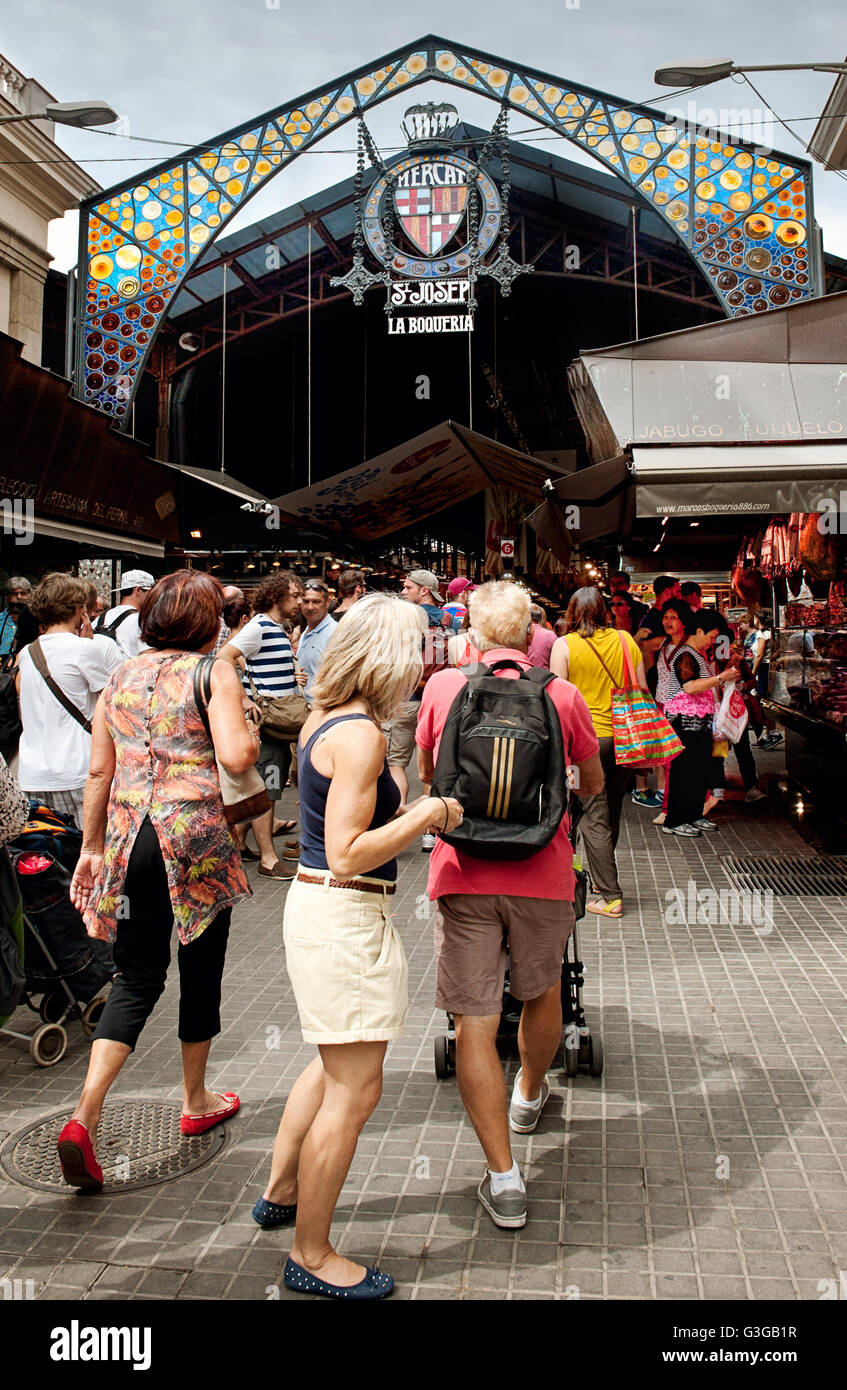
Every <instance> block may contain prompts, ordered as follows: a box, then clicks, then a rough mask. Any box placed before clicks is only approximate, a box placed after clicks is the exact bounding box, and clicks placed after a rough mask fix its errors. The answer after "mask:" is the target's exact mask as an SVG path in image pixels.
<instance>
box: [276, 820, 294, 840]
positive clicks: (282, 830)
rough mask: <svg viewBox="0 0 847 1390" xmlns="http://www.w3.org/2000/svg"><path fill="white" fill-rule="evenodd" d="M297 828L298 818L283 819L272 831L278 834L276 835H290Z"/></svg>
mask: <svg viewBox="0 0 847 1390" xmlns="http://www.w3.org/2000/svg"><path fill="white" fill-rule="evenodd" d="M296 829H297V822H296V820H283V821H280V823H279V825H278V826H277V827H276V829H275V830H274V831H273V832H272V833H273V834H274V835H275V836H276V835H290V834H291V832H292V830H296Z"/></svg>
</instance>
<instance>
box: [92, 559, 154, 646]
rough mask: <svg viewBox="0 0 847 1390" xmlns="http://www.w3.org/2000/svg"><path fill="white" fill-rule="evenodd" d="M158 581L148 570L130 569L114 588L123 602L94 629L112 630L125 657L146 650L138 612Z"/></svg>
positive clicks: (100, 630) (104, 615)
mask: <svg viewBox="0 0 847 1390" xmlns="http://www.w3.org/2000/svg"><path fill="white" fill-rule="evenodd" d="M155 582H156V581H155V579H154V578H153V576H152V574H148V573H147V571H146V570H127V571H126V574H124V576H123V578H122V579H121V582H120V584H119V585H118V588H117V590H116V591H115V592H116V593H119V594H120V596H121V601H120V603H118V604H116V606H115V607H114V608H110V609H109V611H108V613H104V614H103V617H102V618H101V619H100V621H99V622H98V623H97V625H96V627H95V629H94V631H95V632H104V631H105V630H106V629H109V630H110V632H111V635H112V636H113V637H114V639H115V641H116V642H117V644H118V646H119V647H120V649H121V651H122V652H123V654H124V656H126V657H130V656H138V654H139V652H140V651H142V650H143V643H142V641H141V629H140V626H139V619H138V612H139V609H140V608H141V605H142V603H143V602H144V599H145V597H146V596H147V594H149V592H150V590H151V589H152V588H153V585H154V584H155Z"/></svg>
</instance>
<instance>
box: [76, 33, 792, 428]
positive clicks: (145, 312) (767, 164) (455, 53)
mask: <svg viewBox="0 0 847 1390" xmlns="http://www.w3.org/2000/svg"><path fill="white" fill-rule="evenodd" d="M430 79H435V80H437V81H440V82H444V83H446V84H448V85H449V86H451V87H453V88H457V87H458V88H464V89H466V90H468V91H471V92H474V93H476V94H478V95H483V96H488V97H490V98H493V99H494V100H496V101H497V102H503V101H507V102H508V104H509V105H510V106H511V107H512V108H513V109H514V110H516V111H522V112H525V113H526V114H527V115H528V116H530V117H532V118H533V119H534V120H536V121H538V122H539V123H540V124H542V125H545V126H547V127H549V128H550V129H551V130H555V131H557V132H558V133H559V134H560V135H561V136H562V137H563V138H564V139H566V140H571V141H573V142H574V143H575V144H578V145H581V146H582V147H583V148H584V149H586V150H588V151H589V153H590V154H592V155H593V156H594V158H596V159H597V160H598V161H599V162H600V163H601V164H603V165H605V167H606V168H608V169H609V170H610V171H611V172H612V173H614V174H617V175H618V176H619V177H620V178H622V179H623V180H624V181H625V182H626V183H628V184H629V185H630V186H631V187H632V188H634V189H637V191H638V192H639V193H640V194H641V195H642V196H643V197H644V198H645V199H646V200H647V201H648V202H649V203H650V204H651V206H652V207H654V208H655V210H656V211H657V212H658V213H659V215H660V216H661V217H662V218H664V219H665V221H666V222H667V223H668V225H669V226H670V227H672V228H673V230H674V232H675V234H676V235H677V236H678V237H679V239H680V240H681V241H682V243H683V245H685V246H686V247H687V249H688V250H689V251H690V253H691V255H692V256H693V258H694V259H695V261H696V262H697V264H698V265H699V266H700V268H701V269H702V270H703V272H704V274H706V276H707V277H708V278H709V280H710V282H711V284H712V286H713V288H714V291H715V294H716V296H717V298H718V299H719V301H720V302H721V304H722V305H723V306H724V309H725V310H726V313H727V314H728V315H730V316H733V315H734V316H736V317H738V316H741V315H745V314H751V313H761V312H762V311H764V310H765V309H770V308H776V307H780V306H781V305H784V304H788V303H791V302H792V301H794V300H798V299H804V298H808V297H811V296H812V295H814V294H816V293H818V287H817V286H816V284H815V270H814V266H813V262H812V259H811V254H810V250H809V247H808V244H807V242H808V229H809V228H810V227H811V226H812V225H813V210H812V191H811V171H810V168H809V166H808V164H806V163H805V162H802V161H800V162H797V161H793V160H792V159H790V158H788V157H787V156H784V155H771V156H769V155H766V154H763V153H762V152H761V151H760V150H758V149H757V148H756V147H754V146H752V145H745V144H744V143H739V142H735V143H733V144H729V143H726V144H724V143H721V142H720V141H715V140H709V139H708V138H707V137H706V136H703V135H701V134H700V133H699V132H696V131H689V130H688V129H687V128H685V127H683V126H680V127H677V126H676V125H675V124H673V123H669V122H668V120H667V118H666V117H664V116H663V115H661V114H660V113H658V112H655V111H651V110H649V109H646V108H644V107H632V106H629V105H627V103H625V102H622V101H620V100H618V99H617V98H615V97H612V96H609V95H605V94H603V93H599V92H592V91H590V90H588V89H585V88H581V87H576V86H573V85H572V84H569V83H567V82H566V81H565V80H564V79H559V78H551V77H549V76H547V75H543V74H540V73H537V72H534V71H532V70H531V69H529V68H521V67H516V66H513V65H511V64H508V63H505V62H503V61H502V60H495V59H492V58H490V57H485V56H483V55H480V54H473V53H470V52H467V51H464V50H460V49H459V48H457V47H455V46H453V45H450V44H448V43H447V42H446V41H445V40H442V39H434V38H428V39H425V40H423V41H421V42H420V43H417V44H414V45H412V46H411V47H410V48H409V49H408V50H405V51H403V52H400V53H394V54H392V55H391V56H390V57H389V58H386V59H381V60H379V61H378V63H377V64H375V65H372V66H368V67H367V68H364V69H361V70H360V71H359V72H358V73H354V74H352V75H351V76H349V77H344V78H340V79H338V80H336V81H335V82H334V83H333V84H332V85H330V86H328V87H327V88H326V89H325V90H324V91H323V92H317V93H312V94H311V95H310V96H308V97H304V98H302V99H301V101H300V104H299V105H292V104H290V103H289V104H287V105H285V106H283V107H280V108H279V110H277V111H272V112H269V113H268V114H267V115H266V116H264V117H262V118H260V119H259V120H255V121H252V122H249V123H247V124H245V125H244V126H242V127H239V129H238V130H235V131H232V132H230V133H229V134H228V135H227V136H221V137H219V138H218V139H217V140H215V141H213V142H211V143H210V144H209V145H206V146H198V147H196V148H195V149H193V150H191V151H190V152H189V153H188V154H187V155H186V156H184V157H182V158H180V159H179V160H178V161H175V162H173V163H171V164H164V165H160V166H157V168H155V169H153V170H150V171H149V173H148V174H146V175H144V176H143V177H142V178H140V179H136V180H134V181H132V182H130V183H127V184H126V185H125V186H123V187H117V188H114V189H110V190H109V191H108V192H107V193H106V194H103V195H101V197H100V198H99V199H96V198H95V199H91V200H89V202H87V203H85V204H83V207H82V215H81V237H82V242H81V244H82V255H81V264H80V274H79V279H78V288H77V294H78V299H77V308H78V315H77V323H78V324H79V325H80V329H79V332H78V340H77V346H76V352H77V358H76V384H75V390H76V394H77V395H78V396H80V397H81V398H82V399H83V400H86V401H88V402H89V403H90V404H92V405H95V406H97V407H98V408H99V409H101V410H103V411H105V412H106V413H108V414H111V415H114V416H116V417H118V418H120V417H125V416H126V414H127V412H128V410H129V407H130V403H131V401H132V397H133V395H134V392H135V390H136V389H137V385H138V379H139V373H140V371H141V369H142V367H143V365H144V362H145V360H146V358H147V356H148V354H149V352H150V347H151V345H152V341H153V338H154V336H155V333H156V330H157V328H158V326H159V324H160V323H161V322H162V320H163V319H164V317H165V316H166V315H167V313H168V310H169V307H170V303H171V301H172V299H173V296H174V294H175V293H176V291H177V290H178V288H179V287H180V285H181V283H182V281H183V279H184V277H185V275H186V273H187V271H188V269H189V268H190V267H191V265H193V264H194V262H195V261H196V260H197V258H198V257H199V256H200V255H201V254H202V252H203V251H204V250H205V249H206V248H207V247H208V246H210V245H211V243H212V242H213V241H214V239H215V238H216V237H217V235H218V234H219V233H220V232H221V231H222V230H223V229H224V227H225V226H226V225H227V223H228V222H229V221H230V220H231V219H232V217H233V216H234V215H235V213H236V212H237V211H238V210H239V208H240V207H242V206H243V205H244V203H245V202H246V200H247V199H248V198H249V197H250V196H251V194H253V193H254V192H255V191H256V190H257V189H258V188H259V187H261V186H262V185H263V184H264V183H265V182H266V181H267V180H268V179H269V178H272V177H273V176H274V174H276V173H278V172H279V170H280V169H281V168H282V167H283V166H284V165H285V164H287V163H290V161H291V160H292V159H295V158H296V157H297V155H298V154H302V153H303V152H304V151H305V150H307V149H308V148H309V147H310V146H311V145H312V144H314V143H315V142H316V141H317V140H320V139H322V138H323V137H324V136H325V135H326V134H328V133H329V132H330V131H332V130H333V129H334V128H335V127H337V126H340V125H342V124H344V123H345V122H347V121H350V120H351V119H353V118H354V117H356V116H357V115H358V114H359V112H364V111H366V110H367V109H368V108H369V107H371V106H374V105H375V104H376V103H377V102H381V101H385V100H387V99H388V98H389V97H392V96H395V95H398V94H400V93H402V92H403V90H404V88H407V89H410V88H412V87H413V86H416V85H418V84H420V83H421V82H424V81H427V80H430Z"/></svg>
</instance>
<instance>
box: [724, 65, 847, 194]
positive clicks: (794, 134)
mask: <svg viewBox="0 0 847 1390" xmlns="http://www.w3.org/2000/svg"><path fill="white" fill-rule="evenodd" d="M739 75H740V76H741V77H743V79H744V81H745V82H746V83H747V86H748V87H749V88H750V90H751V91H752V92H754V93H755V95H756V96H757V97H758V98H759V101H760V102H762V104H763V105H764V106H766V107H767V109H768V111H770V112H771V113H772V115H773V116H774V118H775V120H776V121H777V124H778V125H781V126H782V128H783V130H786V131H787V132H788V134H789V135H790V136H791V137H792V139H794V140H796V141H797V142H798V144H800V145H802V146H803V148H804V150H805V149H806V148H807V146H806V142H805V140H804V139H803V137H802V136H801V135H798V134H797V132H796V130H792V129H791V127H790V125H787V124H786V122H785V120H783V118H782V117H781V116H779V115H777V113H776V111H774V109H773V107H772V106H771V104H770V102H769V101H766V100H765V98H764V97H763V96H762V93H761V92H760V91H759V89H758V87H757V86H756V85H755V84H754V83H753V82H751V81H750V78H749V77H748V76H747V74H746V73H741V74H739ZM789 119H791V120H799V119H805V117H797V116H792V117H790V118H789ZM818 119H820V117H818ZM827 172H828V173H831V174H837V175H838V177H839V178H840V179H844V180H845V182H847V173H845V172H844V170H843V169H830V170H828V171H827Z"/></svg>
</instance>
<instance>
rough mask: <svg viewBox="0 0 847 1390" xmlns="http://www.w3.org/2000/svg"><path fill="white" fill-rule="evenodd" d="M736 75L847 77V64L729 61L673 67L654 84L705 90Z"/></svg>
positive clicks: (659, 71)
mask: <svg viewBox="0 0 847 1390" xmlns="http://www.w3.org/2000/svg"><path fill="white" fill-rule="evenodd" d="M734 72H741V73H744V72H837V73H847V63H756V64H754V65H747V64H745V65H744V66H743V67H741V66H739V65H737V64H736V63H733V62H732V60H731V59H728V60H726V61H724V62H722V63H672V64H671V65H670V67H666V68H657V69H656V71H655V73H654V74H653V81H654V82H656V83H658V85H659V86H660V87H703V86H707V85H708V84H709V83H710V82H723V80H724V78H726V77H731V76H732V74H733V73H734Z"/></svg>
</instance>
